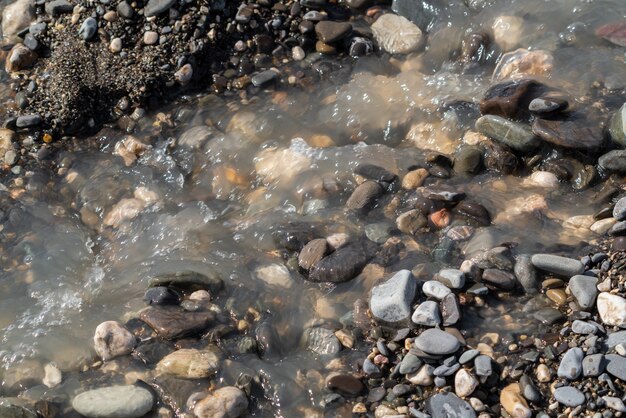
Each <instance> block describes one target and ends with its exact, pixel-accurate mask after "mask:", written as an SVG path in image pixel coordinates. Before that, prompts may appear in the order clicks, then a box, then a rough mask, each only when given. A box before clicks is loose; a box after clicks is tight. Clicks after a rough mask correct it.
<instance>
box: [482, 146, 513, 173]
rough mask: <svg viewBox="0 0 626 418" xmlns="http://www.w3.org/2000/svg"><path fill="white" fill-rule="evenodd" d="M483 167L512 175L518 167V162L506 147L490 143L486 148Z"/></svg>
mask: <svg viewBox="0 0 626 418" xmlns="http://www.w3.org/2000/svg"><path fill="white" fill-rule="evenodd" d="M484 161H485V167H487V169H490V170H494V171H496V172H498V173H502V174H513V173H514V172H515V171H517V169H518V167H519V160H518V159H517V157H516V156H515V154H513V153H512V152H511V151H510V150H509V149H508V148H507V147H505V146H503V145H500V144H497V143H491V144H488V145H487V147H486V152H485V160H484Z"/></svg>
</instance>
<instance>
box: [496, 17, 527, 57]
mask: <svg viewBox="0 0 626 418" xmlns="http://www.w3.org/2000/svg"><path fill="white" fill-rule="evenodd" d="M491 30H492V33H493V39H494V41H496V43H497V44H498V45H499V46H500V48H502V51H503V52H507V51H510V50H511V49H513V48H515V47H516V46H518V44H519V42H520V39H521V37H522V34H523V32H524V19H523V18H521V17H518V16H499V17H497V18H496V19H495V21H494V22H493V25H492V26H491Z"/></svg>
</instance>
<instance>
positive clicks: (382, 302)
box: [370, 270, 417, 324]
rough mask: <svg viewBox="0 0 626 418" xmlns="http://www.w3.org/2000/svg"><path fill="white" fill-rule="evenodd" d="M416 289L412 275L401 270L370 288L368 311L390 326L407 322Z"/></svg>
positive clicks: (407, 271)
mask: <svg viewBox="0 0 626 418" xmlns="http://www.w3.org/2000/svg"><path fill="white" fill-rule="evenodd" d="M416 287H417V286H416V280H415V277H413V274H411V272H410V271H409V270H401V271H399V272H397V273H395V274H394V275H393V276H392V277H391V278H390V279H389V280H387V281H386V282H385V283H382V284H380V285H378V286H375V287H374V288H372V296H371V298H370V309H371V311H372V315H373V316H374V318H376V319H378V320H380V321H383V322H387V323H392V324H393V323H398V322H402V321H406V320H408V319H409V318H410V317H411V302H412V301H413V298H414V297H415V292H416Z"/></svg>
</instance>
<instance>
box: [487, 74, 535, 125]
mask: <svg viewBox="0 0 626 418" xmlns="http://www.w3.org/2000/svg"><path fill="white" fill-rule="evenodd" d="M538 86H539V83H537V82H536V81H535V80H532V79H522V80H506V81H503V82H500V83H496V84H494V85H492V86H491V87H489V88H488V89H487V91H486V92H485V95H484V96H483V99H482V100H481V101H480V113H482V114H483V115H496V116H501V117H503V118H515V117H516V116H517V114H518V113H519V112H520V109H521V108H522V103H523V102H525V101H526V100H527V98H528V96H529V94H530V93H531V92H532V91H533V90H534V89H536V87H538Z"/></svg>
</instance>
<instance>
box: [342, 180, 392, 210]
mask: <svg viewBox="0 0 626 418" xmlns="http://www.w3.org/2000/svg"><path fill="white" fill-rule="evenodd" d="M383 191H384V190H383V187H382V186H381V185H380V184H378V182H375V181H372V180H368V181H364V182H363V183H361V184H359V185H358V186H357V188H356V189H354V191H353V192H352V194H351V195H350V197H349V198H348V200H347V202H346V207H347V208H348V209H350V210H354V211H358V212H364V211H367V210H368V209H371V207H372V206H373V205H374V204H375V203H376V200H377V199H378V197H379V196H380V195H382V194H383Z"/></svg>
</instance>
